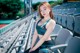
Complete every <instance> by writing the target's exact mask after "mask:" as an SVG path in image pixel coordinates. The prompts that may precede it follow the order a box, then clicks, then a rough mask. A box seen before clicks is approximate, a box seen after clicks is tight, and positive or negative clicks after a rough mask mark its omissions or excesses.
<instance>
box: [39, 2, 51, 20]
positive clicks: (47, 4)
mask: <svg viewBox="0 0 80 53" xmlns="http://www.w3.org/2000/svg"><path fill="white" fill-rule="evenodd" d="M42 5H46V6H47V7H48V8H49V9H50V12H49V15H50V18H51V19H53V13H52V9H51V6H50V4H49V3H48V2H42V3H41V4H40V5H39V6H38V11H39V14H40V17H41V18H44V17H43V16H42V15H41V12H40V7H41V6H42Z"/></svg>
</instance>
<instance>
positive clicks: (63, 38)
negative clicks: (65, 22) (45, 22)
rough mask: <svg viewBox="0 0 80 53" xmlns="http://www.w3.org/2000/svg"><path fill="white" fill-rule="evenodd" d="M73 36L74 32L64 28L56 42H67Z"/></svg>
mask: <svg viewBox="0 0 80 53" xmlns="http://www.w3.org/2000/svg"><path fill="white" fill-rule="evenodd" d="M72 36H73V33H72V32H71V31H69V30H67V29H64V28H62V29H61V31H60V32H59V34H58V36H57V38H56V40H55V44H56V45H58V44H65V43H67V42H68V41H69V39H70V38H71V37H72Z"/></svg>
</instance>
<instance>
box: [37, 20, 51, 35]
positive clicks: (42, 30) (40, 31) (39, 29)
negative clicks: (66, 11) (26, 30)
mask: <svg viewBox="0 0 80 53" xmlns="http://www.w3.org/2000/svg"><path fill="white" fill-rule="evenodd" d="M41 20H42V19H40V20H39V21H38V22H37V24H36V30H37V32H38V34H40V35H44V34H45V32H46V30H47V29H46V24H47V23H48V22H49V20H50V19H48V20H47V21H46V22H44V23H43V24H42V25H38V23H39V22H40V21H41Z"/></svg>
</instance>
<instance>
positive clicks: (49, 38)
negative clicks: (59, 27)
mask: <svg viewBox="0 0 80 53" xmlns="http://www.w3.org/2000/svg"><path fill="white" fill-rule="evenodd" d="M38 36H39V39H41V38H42V37H43V36H44V35H40V34H38ZM48 40H51V37H50V36H49V37H48V38H47V39H46V41H48Z"/></svg>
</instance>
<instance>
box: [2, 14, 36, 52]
mask: <svg viewBox="0 0 80 53" xmlns="http://www.w3.org/2000/svg"><path fill="white" fill-rule="evenodd" d="M33 17H34V15H33V14H32V15H30V16H28V17H26V18H25V19H20V20H19V21H16V22H15V24H14V25H12V26H11V27H9V28H8V29H7V30H6V31H5V30H4V32H2V33H0V53H24V51H25V50H26V49H28V48H30V45H31V39H32V34H33V32H34V31H33V30H34V25H35V20H34V19H33Z"/></svg>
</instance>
